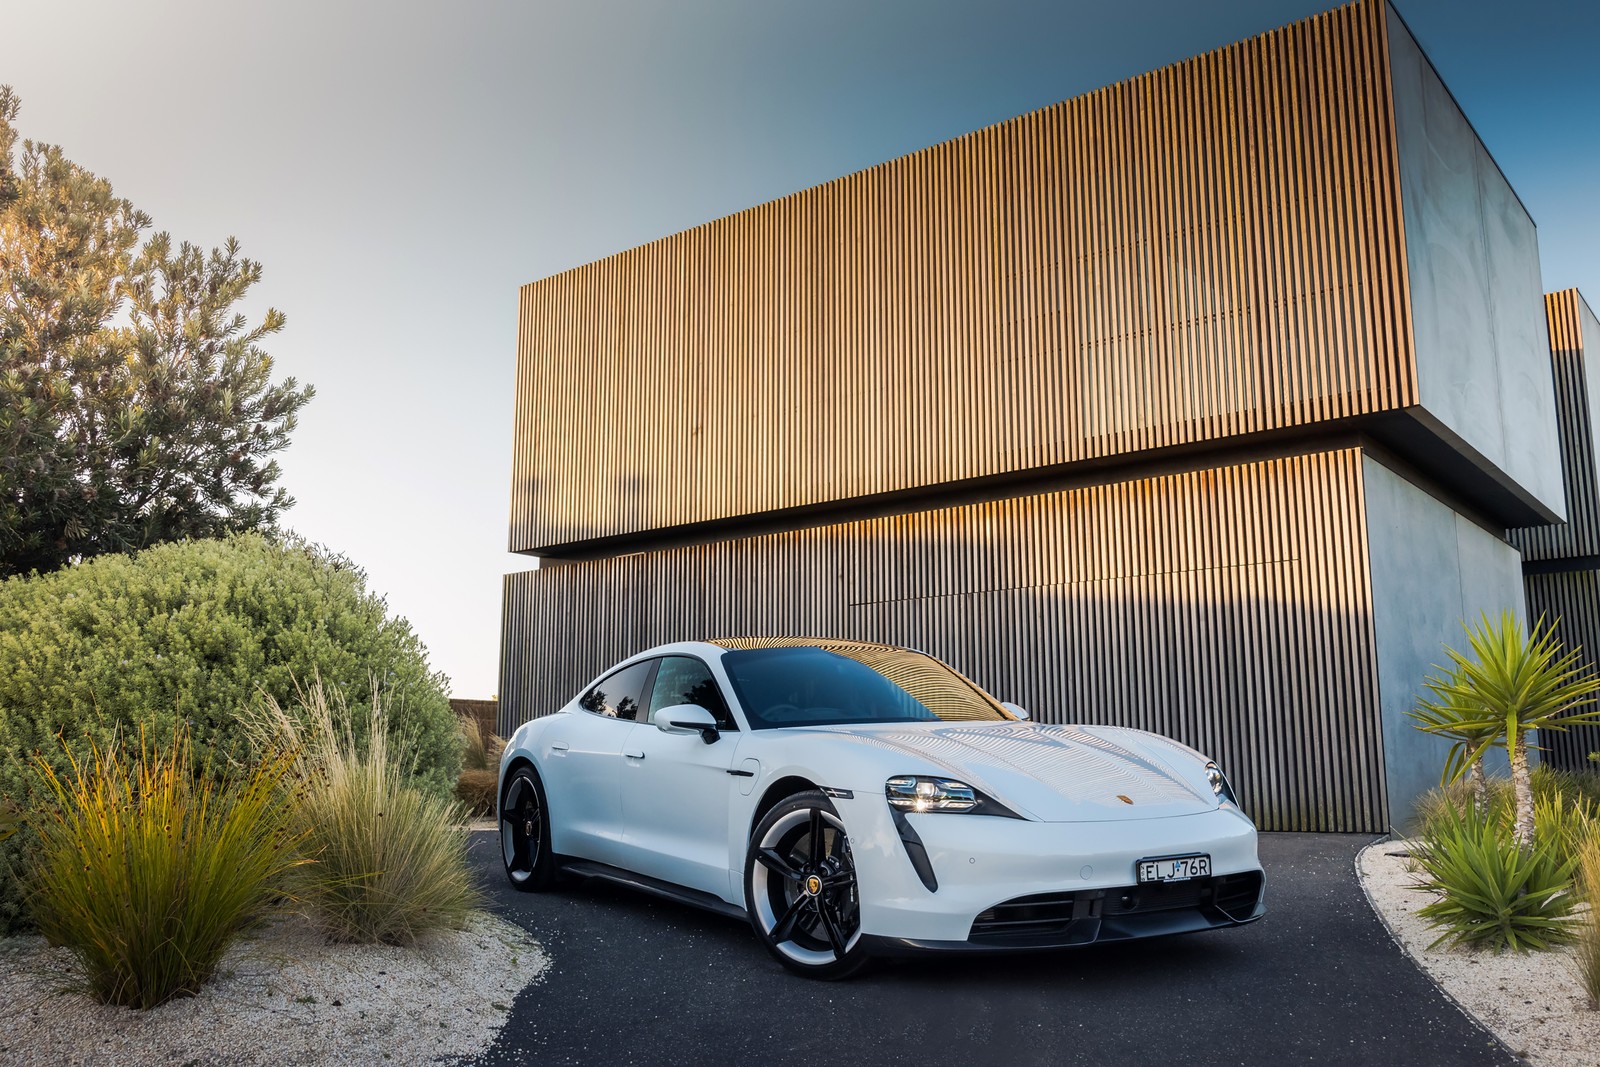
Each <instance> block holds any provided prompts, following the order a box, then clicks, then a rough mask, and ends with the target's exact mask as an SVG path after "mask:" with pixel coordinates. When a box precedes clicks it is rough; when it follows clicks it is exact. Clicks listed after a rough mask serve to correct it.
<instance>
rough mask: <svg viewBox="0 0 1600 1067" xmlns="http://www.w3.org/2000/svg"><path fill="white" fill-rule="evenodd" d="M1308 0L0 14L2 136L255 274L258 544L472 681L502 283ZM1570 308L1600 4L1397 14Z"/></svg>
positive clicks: (1592, 199)
mask: <svg viewBox="0 0 1600 1067" xmlns="http://www.w3.org/2000/svg"><path fill="white" fill-rule="evenodd" d="M1328 6H1329V5H1328V4H1326V3H1318V2H1312V0H1278V2H1267V0H1238V2H1230V0H1218V2H1216V3H1205V4H1197V3H1195V2H1194V0H1123V2H1120V3H1095V4H1086V3H1077V2H1065V0H1063V2H1056V3H1048V2H1043V0H1040V2H1033V3H1024V2H1018V0H974V2H971V3H951V2H940V0H887V2H883V3H872V2H870V0H670V2H669V0H662V2H653V3H652V2H642V0H639V2H622V0H572V2H533V0H521V2H509V0H507V2H489V0H461V2H452V3H446V2H443V0H440V2H438V3H421V2H417V0H393V2H386V3H379V2H377V0H370V2H365V3H355V2H339V0H274V2H271V3H265V2H257V3H216V2H214V0H142V2H140V3H126V2H123V0H49V2H46V0H0V83H9V84H11V85H12V86H13V87H14V88H15V89H16V90H17V92H18V94H19V95H20V96H21V99H22V114H21V116H20V118H19V121H18V125H19V127H20V129H21V131H22V134H23V135H24V136H26V137H33V138H35V139H39V140H45V141H50V142H54V143H57V144H60V145H62V146H64V148H65V149H66V152H67V154H68V156H69V157H71V158H72V159H74V160H76V161H78V162H79V163H82V164H83V165H85V166H87V167H89V168H90V169H92V170H94V171H96V172H97V173H99V174H100V175H102V176H103V177H106V178H108V179H110V180H111V182H112V184H113V186H114V187H115V189H116V190H117V192H118V193H119V194H120V195H122V196H126V197H128V198H130V199H131V200H133V202H134V203H135V204H136V205H138V206H139V207H141V208H143V209H144V210H145V211H147V212H148V213H149V214H150V215H152V216H153V217H154V220H155V224H156V227H157V228H158V229H166V230H169V231H171V232H172V233H173V235H174V236H175V237H176V238H179V239H185V240H190V241H194V242H196V243H201V244H204V245H207V246H210V245H215V244H219V243H221V242H222V240H223V239H224V238H226V237H227V236H228V235H229V234H233V235H236V236H237V237H238V238H239V239H240V241H241V242H242V244H243V247H244V251H245V253H246V254H247V255H249V256H251V257H252V258H254V259H258V260H260V261H261V262H262V263H263V265H264V268H265V277H264V279H263V281H262V283H261V285H260V286H259V287H258V294H259V296H260V301H259V304H258V308H259V307H265V306H266V305H267V304H269V303H270V304H271V305H273V306H276V307H278V308H280V309H281V310H283V311H284V312H285V313H287V315H288V318H289V325H288V328H287V329H286V330H285V331H284V332H283V333H282V334H279V335H278V336H277V337H275V338H273V339H272V340H271V343H270V345H269V346H268V349H269V351H271V352H272V353H273V355H274V357H275V359H276V361H277V368H278V373H279V375H280V376H281V375H294V376H295V377H297V378H300V379H301V380H302V381H310V382H312V383H313V384H315V385H316V387H317V392H318V396H317V399H316V400H314V401H313V402H312V403H311V404H310V405H309V406H308V407H307V408H306V409H305V411H304V413H303V415H302V418H301V423H300V428H299V430H298V431H297V432H296V435H295V439H294V444H293V445H292V446H291V448H290V449H289V451H288V452H287V453H286V454H285V455H284V457H283V459H282V464H283V468H284V477H283V484H284V485H285V486H286V487H287V488H288V490H289V491H290V493H292V494H293V495H294V496H295V497H297V498H298V501H299V503H298V505H297V506H296V507H295V508H294V509H293V510H292V511H291V512H290V513H289V514H288V516H287V523H288V525H290V526H292V527H293V528H295V529H296V530H298V531H299V532H301V533H303V534H305V535H306V536H308V537H310V538H312V539H313V540H316V541H320V542H323V543H325V544H327V545H329V546H330V547H332V548H334V549H337V550H338V551H341V552H343V553H345V554H346V555H348V556H350V557H351V558H353V559H354V560H355V561H356V562H357V563H359V564H360V565H361V566H363V567H364V568H365V569H366V570H367V572H368V575H369V581H370V583H371V586H372V587H373V588H374V589H375V590H377V591H378V592H380V593H382V594H383V595H385V596H386V597H387V598H388V600H389V604H390V606H391V608H392V609H393V610H395V611H397V612H399V613H400V614H403V615H405V616H406V617H407V618H409V619H410V620H411V622H412V624H413V625H414V626H415V627H416V629H417V630H418V632H419V633H420V634H421V636H422V638H423V640H424V641H425V642H426V643H427V645H428V647H429V649H430V651H431V658H432V662H433V665H434V666H435V667H436V668H438V669H441V670H444V671H446V672H447V673H448V674H449V675H450V676H451V678H452V680H453V683H454V692H455V695H457V696H468V697H483V696H489V695H491V694H493V693H494V692H495V690H496V688H497V686H498V679H497V671H498V657H499V629H500V582H501V576H502V575H503V574H504V573H506V572H507V571H512V570H522V569H526V568H527V567H528V566H530V565H531V561H530V560H528V559H525V558H523V557H519V556H512V555H510V554H508V553H507V552H506V550H505V546H506V538H507V512H508V507H509V492H510V465H511V464H510V457H511V412H512V379H513V369H514V364H515V351H516V306H517V287H518V286H519V285H521V284H522V283H524V282H527V281H531V280H533V279H535V278H540V277H544V276H545V275H549V274H554V273H556V272H558V271H561V270H565V269H566V268H568V267H572V266H574V265H576V264H579V263H583V262H587V261H589V260H592V259H596V258H599V257H601V256H604V255H607V254H609V253H612V252H616V251H618V250H620V249H623V248H628V247H631V246H633V245H637V244H640V243H643V242H645V241H648V240H651V239H653V238H656V237H660V236H663V235H665V234H668V233H672V232H675V231H677V230H681V229H685V228H687V227H690V226H694V225H696V224H698V223H701V222H705V221H707V220H709V219H713V218H717V217H719V216H722V215H726V214H729V213H731V212H734V211H738V210H740V209H743V208H746V207H749V206H751V205H753V204H758V203H761V202H763V201H766V200H771V199H773V198H775V197H778V196H782V195H784V194H787V193H790V192H793V191H795V190H797V189H802V188H805V187H807V186H810V185H815V184H817V183H818V182H821V181H825V180H827V179H829V178H833V177H837V176H838V175H841V174H847V173H849V172H851V171H854V170H859V169H861V168H862V167H866V166H870V165H872V164H874V163H878V162H881V161H883V160H885V159H890V158H893V157H895V156H899V155H904V154H905V153H907V152H911V151H914V150H916V149H918V148H922V147H925V146H927V145H929V144H933V143H935V142H938V141H942V140H946V139H948V138H950V137H955V136H958V135H960V134H963V133H966V132H968V131H969V130H972V129H976V128H978V127H980V126H985V125H989V124H990V123H994V122H997V121H1000V120H1002V119H1005V118H1009V117H1010V116H1012V115H1016V114H1020V113H1022V112H1025V111H1030V110H1033V109H1035V108H1038V107H1043V106H1045V105H1047V104H1051V103H1054V102H1056V101H1057V100H1062V99H1065V98H1067V97H1070V96H1075V95H1078V94H1079V93H1082V92H1085V91H1088V90H1090V89H1094V88H1096V87H1098V86H1101V85H1105V84H1107V83H1110V82H1113V81H1118V80H1120V79H1123V78H1126V77H1130V76H1132V75H1135V74H1139V73H1142V72H1144V71H1146V70H1151V69H1154V68H1156V67H1159V66H1162V65H1165V64H1167V63H1171V62H1175V61H1177V60H1180V59H1183V58H1186V57H1188V56H1191V55H1194V54H1196V53H1199V52H1203V51H1207V50H1209V49H1211V48H1215V47H1218V46H1220V45H1224V44H1228V43H1229V42H1231V41H1235V40H1238V39H1240V38H1243V37H1247V36H1251V35H1254V34H1256V33H1259V32H1262V31H1264V30H1268V29H1272V28H1274V27H1277V26H1280V25H1283V24H1285V23H1288V22H1292V21H1295V20H1296V19H1299V18H1301V17H1304V16H1306V15H1309V14H1312V13H1314V12H1316V11H1319V10H1323V9H1325V8H1326V7H1328ZM1398 6H1399V10H1400V12H1401V14H1402V15H1403V16H1404V17H1405V19H1406V21H1407V23H1408V24H1409V25H1410V26H1411V29H1412V31H1413V33H1415V34H1416V36H1417V38H1418V40H1419V41H1420V42H1421V44H1422V47H1423V49H1424V50H1425V51H1426V52H1427V53H1428V55H1429V57H1430V58H1431V59H1432V60H1433V63H1434V65H1435V66H1436V67H1437V68H1438V70H1439V72H1440V74H1441V76H1442V77H1443V78H1444V81H1445V83H1446V84H1447V85H1448V86H1450V88H1451V90H1452V91H1453V92H1454V93H1455V95H1456V98H1457V100H1459V101H1460V103H1461V105H1462V108H1463V109H1464V110H1465V112H1466V114H1467V116H1468V118H1469V119H1471V121H1472V122H1473V124H1474V125H1475V126H1476V127H1477V130H1478V133H1479V135H1480V136H1481V137H1482V138H1483V141H1484V143H1485V144H1486V145H1487V146H1488V148H1489V151H1490V152H1491V153H1492V154H1493V155H1494V156H1495V158H1496V160H1497V161H1498V162H1499V163H1500V166H1501V168H1502V169H1503V170H1504V171H1505V173H1506V175H1507V177H1508V178H1509V179H1510V181H1511V184H1512V185H1513V186H1514V187H1515V188H1516V190H1517V191H1518V193H1519V194H1520V195H1521V197H1522V199H1523V202H1524V203H1525V204H1526V205H1527V207H1528V209H1529V211H1530V212H1531V213H1532V215H1533V218H1534V221H1535V222H1536V223H1537V224H1538V227H1539V241H1540V249H1541V254H1542V257H1543V264H1544V282H1545V288H1546V289H1559V288H1566V287H1568V286H1573V285H1576V286H1578V287H1579V288H1581V289H1583V290H1584V291H1585V293H1586V295H1587V296H1588V299H1589V301H1590V303H1591V305H1594V306H1597V307H1600V178H1597V175H1600V62H1597V60H1600V4H1595V3H1593V2H1592V0H1590V2H1584V3H1577V2H1570V0H1569V2H1562V3H1557V2H1546V0H1526V2H1524V3H1521V4H1515V5H1514V4H1510V3H1506V2H1505V0H1399V3H1398Z"/></svg>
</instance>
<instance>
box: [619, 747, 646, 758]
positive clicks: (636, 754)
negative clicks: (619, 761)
mask: <svg viewBox="0 0 1600 1067" xmlns="http://www.w3.org/2000/svg"><path fill="white" fill-rule="evenodd" d="M622 754H623V755H624V756H627V757H628V758H629V759H644V749H642V748H641V749H639V750H637V751H635V750H634V749H631V748H625V749H623V750H622Z"/></svg>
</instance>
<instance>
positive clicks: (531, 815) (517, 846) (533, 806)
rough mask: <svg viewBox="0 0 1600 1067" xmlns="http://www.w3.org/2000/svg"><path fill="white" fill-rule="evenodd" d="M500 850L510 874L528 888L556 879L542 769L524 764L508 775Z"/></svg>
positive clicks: (520, 886) (502, 805)
mask: <svg viewBox="0 0 1600 1067" xmlns="http://www.w3.org/2000/svg"><path fill="white" fill-rule="evenodd" d="M500 854H501V857H502V858H503V859H504V860H505V864H506V878H507V879H509V880H510V882H511V884H512V886H514V887H515V888H517V889H520V890H522V891H524V892H532V891H536V890H540V889H548V888H549V887H550V886H551V884H552V883H554V881H555V876H556V862H555V854H554V853H553V852H551V851H550V817H549V814H548V809H547V807H546V805H545V797H544V785H543V783H541V782H540V781H539V775H538V772H536V771H535V770H534V769H533V768H532V767H529V766H527V765H523V766H521V767H518V768H517V769H516V770H514V771H512V772H511V773H510V774H509V775H507V776H506V782H505V790H504V792H502V793H501V794H500Z"/></svg>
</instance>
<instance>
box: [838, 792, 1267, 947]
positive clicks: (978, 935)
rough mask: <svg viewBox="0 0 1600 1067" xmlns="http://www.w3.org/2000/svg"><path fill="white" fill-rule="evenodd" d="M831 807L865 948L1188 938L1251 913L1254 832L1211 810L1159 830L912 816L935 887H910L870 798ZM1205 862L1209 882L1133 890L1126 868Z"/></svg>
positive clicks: (1256, 892)
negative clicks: (1161, 859)
mask: <svg viewBox="0 0 1600 1067" xmlns="http://www.w3.org/2000/svg"><path fill="white" fill-rule="evenodd" d="M835 803H836V805H837V806H838V807H839V808H840V809H841V811H840V814H841V817H842V818H844V820H845V824H846V827H847V828H848V829H849V832H850V841H851V851H852V855H853V857H854V860H855V865H856V873H857V879H858V884H859V886H860V893H861V930H862V933H863V935H864V936H867V937H869V938H871V939H872V940H871V943H872V944H873V946H874V949H875V951H878V952H882V953H886V954H893V953H896V952H909V951H921V950H929V949H937V950H943V951H950V950H963V951H988V952H994V951H1001V952H1003V951H1016V950H1031V949H1039V948H1060V947H1067V946H1072V945H1085V944H1091V943H1094V942H1097V941H1112V940H1125V939H1128V938H1136V937H1157V936H1164V935H1168V934H1178V933H1189V932H1193V931H1196V930H1206V929H1215V928H1218V927H1223V926H1236V925H1240V924H1242V923H1246V922H1252V921H1254V920H1255V919H1258V918H1260V917H1261V915H1262V914H1263V913H1264V910H1265V909H1264V906H1263V904H1262V895H1263V893H1262V891H1263V888H1264V885H1263V882H1264V879H1263V877H1262V875H1261V865H1260V861H1259V860H1258V858H1257V855H1256V831H1255V827H1254V826H1253V825H1251V823H1250V821H1249V820H1248V819H1246V818H1245V817H1244V816H1243V815H1241V814H1240V813H1239V812H1237V811H1236V810H1233V809H1231V808H1223V809H1219V810H1216V811H1210V812H1204V813H1201V814H1197V815H1185V816H1178V817H1174V818H1168V819H1148V820H1142V819H1130V820H1116V821H1108V822H1082V823H1042V822H1031V821H1027V820H1022V819H1007V818H998V817H994V816H982V815H956V814H949V813H937V814H920V815H919V814H911V815H907V816H905V818H906V821H907V822H908V823H909V824H910V825H911V827H912V828H913V829H914V830H915V831H916V837H917V838H919V839H920V840H921V842H922V845H923V848H924V849H925V850H926V853H927V865H928V866H929V867H931V868H932V873H933V875H934V878H933V881H934V883H935V884H936V885H937V888H936V889H930V888H929V886H928V884H927V879H925V878H924V877H922V876H919V874H918V872H917V870H916V868H915V866H914V865H913V862H912V858H911V856H910V855H909V854H908V852H907V848H906V845H905V843H904V842H903V841H902V839H901V834H900V833H899V831H898V830H897V828H896V826H895V823H894V819H893V817H892V814H891V812H890V809H889V807H888V805H887V804H886V803H885V802H884V800H883V797H882V795H880V794H860V793H858V794H857V795H856V797H854V798H852V799H851V800H849V801H845V802H844V803H839V802H837V801H836V802H835ZM1188 853H1206V854H1208V855H1210V857H1211V872H1212V874H1211V877H1210V878H1204V879H1193V880H1191V881H1189V882H1175V883H1166V884H1157V885H1143V886H1141V885H1139V884H1138V882H1137V877H1136V876H1135V873H1134V871H1135V865H1136V864H1137V862H1138V861H1139V860H1141V859H1149V858H1152V857H1157V856H1172V855H1183V854H1188Z"/></svg>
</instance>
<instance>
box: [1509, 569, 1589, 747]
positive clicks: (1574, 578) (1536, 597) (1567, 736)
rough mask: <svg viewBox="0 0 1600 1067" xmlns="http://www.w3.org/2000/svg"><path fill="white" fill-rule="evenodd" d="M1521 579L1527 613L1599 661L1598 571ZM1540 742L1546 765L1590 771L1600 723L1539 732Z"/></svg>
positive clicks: (1571, 646) (1586, 655)
mask: <svg viewBox="0 0 1600 1067" xmlns="http://www.w3.org/2000/svg"><path fill="white" fill-rule="evenodd" d="M1523 582H1524V585H1525V586H1526V587H1527V590H1528V617H1529V618H1531V619H1537V618H1539V617H1540V616H1544V617H1546V618H1548V619H1551V620H1554V621H1555V629H1556V636H1557V637H1558V638H1560V640H1561V643H1562V644H1563V645H1564V646H1566V647H1567V648H1576V649H1579V650H1581V654H1582V656H1583V658H1584V660H1586V661H1587V662H1588V663H1589V664H1590V665H1591V666H1592V665H1594V664H1595V663H1597V662H1600V571H1595V570H1576V571H1567V572H1564V573H1556V574H1530V575H1528V576H1527V577H1526V578H1524V579H1523ZM1539 744H1540V745H1541V746H1542V747H1543V748H1544V750H1545V752H1544V759H1545V762H1547V763H1549V764H1550V765H1551V766H1553V767H1558V768H1562V769H1564V770H1590V771H1592V770H1595V769H1597V768H1596V764H1594V763H1591V762H1590V761H1589V753H1591V752H1600V727H1594V726H1585V727H1579V728H1577V729H1573V730H1568V731H1566V732H1564V733H1556V732H1554V731H1548V730H1546V731H1542V732H1541V733H1540V735H1539Z"/></svg>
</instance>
